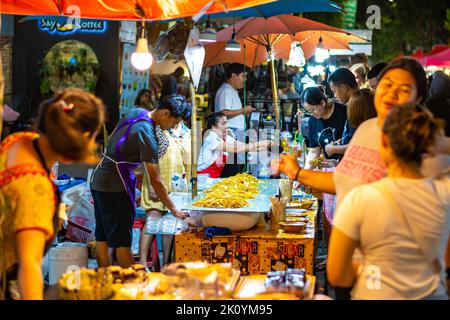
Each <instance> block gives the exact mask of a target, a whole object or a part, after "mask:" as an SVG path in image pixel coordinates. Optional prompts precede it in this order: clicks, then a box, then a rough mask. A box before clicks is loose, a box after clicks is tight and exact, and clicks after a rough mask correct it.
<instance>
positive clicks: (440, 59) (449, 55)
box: [424, 47, 450, 67]
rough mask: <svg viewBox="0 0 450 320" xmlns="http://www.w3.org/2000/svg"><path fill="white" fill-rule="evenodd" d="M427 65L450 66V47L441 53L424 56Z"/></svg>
mask: <svg viewBox="0 0 450 320" xmlns="http://www.w3.org/2000/svg"><path fill="white" fill-rule="evenodd" d="M424 65H425V66H436V67H450V47H447V49H446V50H443V51H440V52H439V53H436V54H433V55H429V56H426V57H425V58H424Z"/></svg>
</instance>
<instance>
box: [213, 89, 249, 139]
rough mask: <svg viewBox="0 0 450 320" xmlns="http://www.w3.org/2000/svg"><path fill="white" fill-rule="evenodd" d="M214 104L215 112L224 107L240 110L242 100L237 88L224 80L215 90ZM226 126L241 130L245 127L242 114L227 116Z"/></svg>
mask: <svg viewBox="0 0 450 320" xmlns="http://www.w3.org/2000/svg"><path fill="white" fill-rule="evenodd" d="M214 106H215V111H216V112H219V111H222V110H224V109H228V110H240V109H242V102H241V99H240V98H239V94H238V92H237V90H236V89H235V88H233V87H232V86H231V85H230V84H228V83H227V82H225V83H224V84H222V85H221V86H220V88H219V90H217V93H216V98H215V100H214ZM228 127H229V128H234V129H242V130H243V129H245V117H244V115H243V114H240V115H238V116H236V117H233V118H228Z"/></svg>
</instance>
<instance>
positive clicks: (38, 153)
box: [33, 139, 50, 174]
mask: <svg viewBox="0 0 450 320" xmlns="http://www.w3.org/2000/svg"><path fill="white" fill-rule="evenodd" d="M33 148H34V150H35V151H36V153H37V155H38V157H39V161H41V164H42V166H43V167H44V169H45V172H47V174H50V170H49V168H48V167H47V163H46V162H45V158H44V155H43V154H42V150H41V148H40V147H39V144H38V139H34V140H33Z"/></svg>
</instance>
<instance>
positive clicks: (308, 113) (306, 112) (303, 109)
mask: <svg viewBox="0 0 450 320" xmlns="http://www.w3.org/2000/svg"><path fill="white" fill-rule="evenodd" d="M300 111H301V112H303V113H304V114H306V115H309V116H312V115H313V114H315V113H316V111H317V106H315V107H314V110H313V111H308V110H306V109H305V107H304V106H302V105H300Z"/></svg>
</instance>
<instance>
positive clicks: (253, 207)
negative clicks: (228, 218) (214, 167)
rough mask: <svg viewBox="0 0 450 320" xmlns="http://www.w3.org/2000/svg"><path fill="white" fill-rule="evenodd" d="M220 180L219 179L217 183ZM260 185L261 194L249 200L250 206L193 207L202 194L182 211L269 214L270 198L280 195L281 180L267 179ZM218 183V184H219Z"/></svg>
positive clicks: (188, 202) (188, 203)
mask: <svg viewBox="0 0 450 320" xmlns="http://www.w3.org/2000/svg"><path fill="white" fill-rule="evenodd" d="M219 181H220V180H219V179H218V180H217V182H219ZM259 181H260V184H259V185H258V189H259V193H258V194H257V195H256V196H255V198H254V199H250V200H247V202H248V205H247V206H246V207H242V208H204V207H195V206H193V205H192V203H194V202H195V201H197V200H199V199H201V198H202V197H203V192H200V193H199V194H198V195H197V196H196V197H195V198H194V199H189V201H187V202H186V203H185V205H184V206H183V208H182V210H189V211H201V212H205V213H214V212H234V213H265V212H269V209H270V197H273V196H275V195H276V194H278V183H279V181H280V180H277V179H267V180H259ZM217 182H216V183H217Z"/></svg>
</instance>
